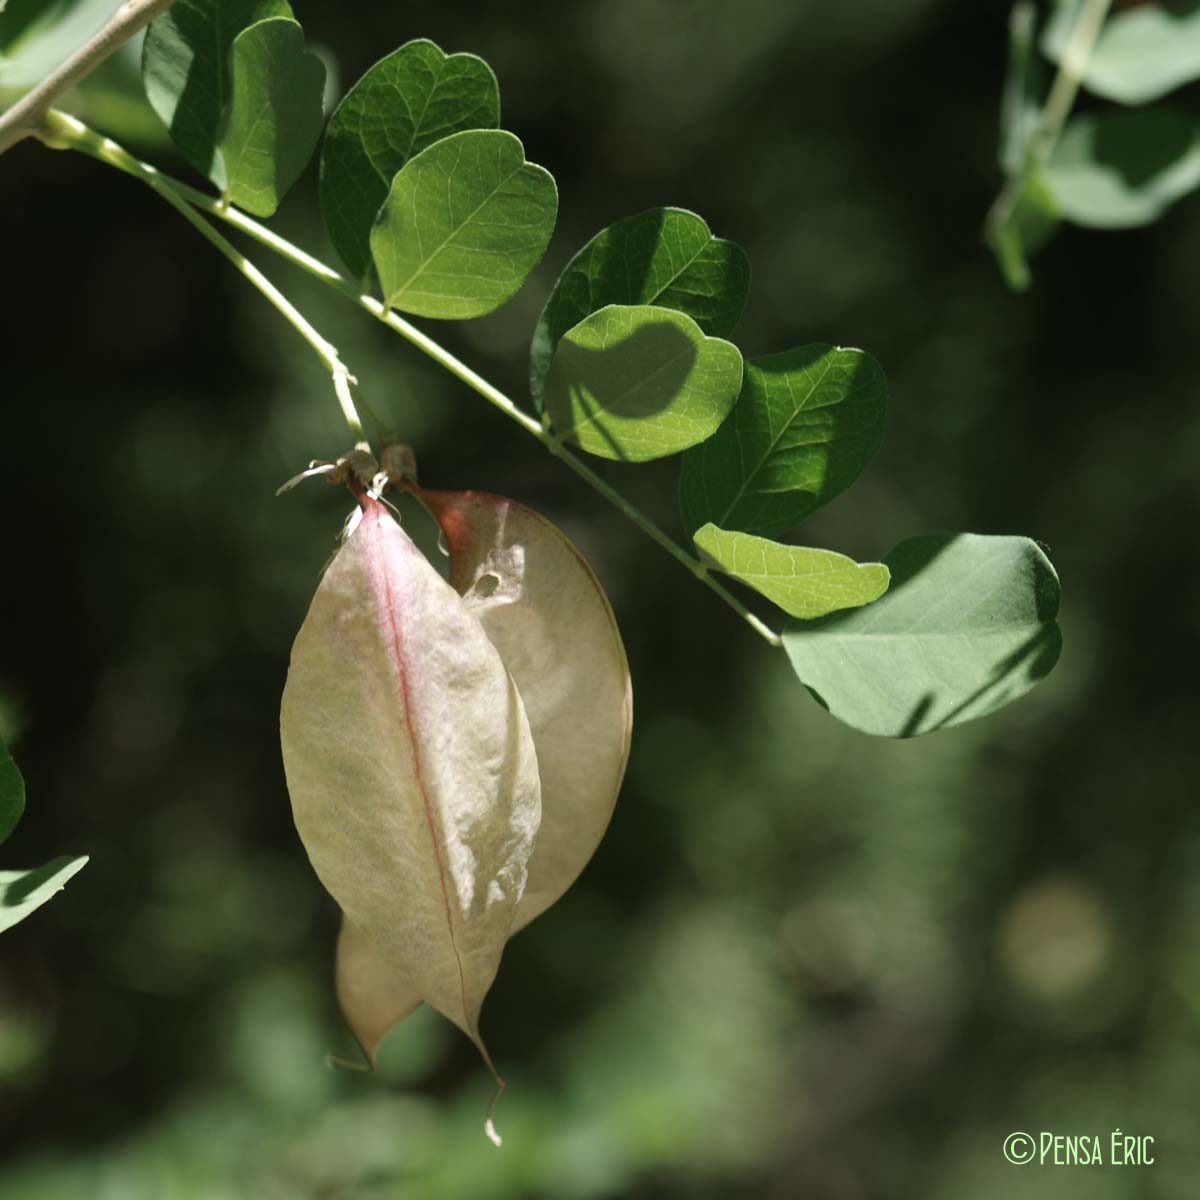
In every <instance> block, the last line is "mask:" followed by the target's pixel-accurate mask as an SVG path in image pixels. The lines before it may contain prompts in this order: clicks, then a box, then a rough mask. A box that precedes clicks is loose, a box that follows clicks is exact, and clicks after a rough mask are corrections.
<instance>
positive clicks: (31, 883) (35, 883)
mask: <svg viewBox="0 0 1200 1200" xmlns="http://www.w3.org/2000/svg"><path fill="white" fill-rule="evenodd" d="M70 861H71V857H70V855H62V856H60V857H59V858H52V859H51V860H50V861H49V862H48V863H45V864H43V865H42V866H40V867H35V868H34V869H33V870H31V871H26V872H25V874H23V875H22V876H21V877H20V878H19V879H14V880H13V881H12V882H11V883H9V884H8V885H7V886H6V887H2V888H0V908H12V907H14V906H15V905H18V904H21V903H23V902H24V901H25V900H27V899H28V898H29V896H30V894H31V893H32V892H35V891H37V889H38V888H40V887H41V886H42V885H43V884H44V883H46V882H47V881H48V880H49V879H51V878H52V877H53V876H55V875H57V874H58V872H59V871H61V870H62V869H63V867H65V866H66V865H67V863H69V862H70Z"/></svg>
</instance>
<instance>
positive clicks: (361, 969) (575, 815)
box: [338, 488, 633, 1064]
mask: <svg viewBox="0 0 1200 1200" xmlns="http://www.w3.org/2000/svg"><path fill="white" fill-rule="evenodd" d="M413 491H414V494H415V495H416V496H417V497H418V498H419V499H420V500H421V502H422V503H423V504H425V506H426V507H427V508H428V509H429V510H430V512H432V513H433V515H434V517H435V518H436V519H437V521H438V523H439V524H440V525H441V527H442V532H443V534H444V535H445V538H446V543H447V545H448V547H449V550H450V564H451V582H452V583H453V584H454V587H455V589H456V590H457V591H458V592H459V593H461V595H462V597H463V601H464V603H465V605H466V607H467V609H468V611H469V612H470V613H471V614H472V615H473V616H474V617H475V618H476V619H477V620H478V621H479V623H480V625H481V626H482V627H483V629H484V631H485V633H486V634H487V636H488V638H489V639H490V640H491V642H492V644H493V645H494V646H495V647H496V649H497V650H498V651H499V653H500V657H501V658H502V659H503V661H504V665H505V666H506V667H507V668H508V671H509V673H510V674H511V676H512V678H513V680H514V682H515V683H516V685H517V687H518V689H519V690H520V693H521V697H522V699H523V700H524V703H525V709H526V712H527V713H528V715H529V724H530V728H531V730H532V732H533V739H534V744H535V745H536V747H537V757H538V764H539V770H540V775H541V784H542V791H541V796H542V820H541V825H540V828H539V830H538V835H537V839H536V842H535V845H534V850H533V856H532V858H531V860H530V863H529V877H528V882H527V884H526V887H525V892H524V895H523V897H522V899H521V901H520V903H519V904H518V906H517V910H516V913H515V916H514V920H513V926H512V931H513V932H516V930H518V929H520V928H522V927H523V926H524V925H526V924H528V923H529V922H530V921H531V920H533V918H534V917H536V916H538V915H539V914H540V913H542V912H544V911H545V910H546V909H547V908H549V907H550V905H551V904H553V903H554V902H555V901H556V900H557V899H558V898H559V897H560V896H561V895H562V894H563V893H564V892H565V891H566V890H567V888H568V887H569V886H570V885H571V884H572V883H573V882H574V881H575V879H576V877H577V876H578V875H579V873H580V871H582V870H583V868H584V866H585V865H586V864H587V862H588V860H589V859H590V858H591V857H592V854H593V853H594V852H595V849H596V847H597V845H598V844H599V842H600V839H601V837H602V836H603V834H604V831H605V829H606V828H607V826H608V822H609V818H610V817H611V815H612V811H613V806H614V804H615V802H616V799H617V794H618V792H619V791H620V787H621V780H622V778H623V777H624V773H625V764H626V761H627V759H628V756H629V743H630V735H631V730H632V718H633V707H632V695H631V688H630V679H629V667H628V663H627V662H626V658H625V649H624V646H623V644H622V642H621V636H620V633H619V631H618V629H617V624H616V620H615V619H614V617H613V613H612V608H611V607H610V605H609V603H608V599H607V597H606V596H605V595H604V591H603V589H602V588H601V587H600V584H599V582H598V581H597V579H596V576H595V574H594V573H593V572H592V570H591V568H590V567H589V566H588V564H587V562H586V560H585V559H584V558H583V556H582V555H581V554H580V553H579V551H578V550H577V549H576V547H575V546H574V545H573V544H572V543H571V542H570V541H569V540H568V539H567V537H566V536H565V535H564V534H563V533H562V531H561V530H559V529H558V528H557V527H556V526H555V525H553V524H552V523H551V522H549V521H547V520H546V519H545V518H543V517H541V516H539V515H538V514H537V513H535V512H533V511H532V510H531V509H528V508H526V507H525V506H524V505H521V504H517V503H515V502H514V501H511V500H506V499H504V498H503V497H500V496H494V495H490V494H488V493H486V492H438V491H427V490H423V489H416V488H414V489H413ZM338 995H339V1000H340V1003H341V1006H342V1011H343V1013H344V1015H345V1017H346V1020H347V1023H348V1024H349V1026H350V1028H351V1030H352V1031H353V1032H354V1034H355V1037H356V1038H357V1040H358V1042H359V1044H360V1046H361V1047H362V1049H363V1051H364V1052H365V1054H366V1055H367V1058H368V1060H369V1061H371V1062H372V1064H373V1063H374V1055H375V1050H376V1048H377V1046H378V1043H379V1041H380V1040H381V1039H382V1037H383V1035H384V1033H386V1032H387V1030H388V1029H389V1028H390V1027H391V1026H392V1025H393V1024H394V1023H395V1022H396V1021H398V1020H400V1019H401V1018H403V1017H404V1016H407V1014H408V1013H409V1012H411V1011H412V1009H413V1008H414V1007H415V1006H416V1004H417V1003H418V1002H419V999H420V997H419V995H418V989H417V985H416V981H415V979H412V978H411V977H408V976H407V975H405V974H404V973H403V972H398V971H396V970H395V969H394V964H393V963H392V962H384V961H381V960H379V959H378V957H377V956H376V955H375V954H374V951H373V946H372V945H371V943H370V942H368V941H367V940H366V939H364V938H363V937H362V935H361V932H360V931H358V930H357V929H355V928H354V927H353V926H352V925H351V924H350V923H349V922H347V923H346V924H344V926H343V929H342V935H341V941H340V942H339V946H338Z"/></svg>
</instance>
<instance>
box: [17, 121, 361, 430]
mask: <svg viewBox="0 0 1200 1200" xmlns="http://www.w3.org/2000/svg"><path fill="white" fill-rule="evenodd" d="M37 136H38V137H40V138H41V140H42V141H43V142H44V143H45V144H46V145H47V146H50V147H52V148H53V149H60V150H61V149H69V150H80V151H82V152H83V153H85V154H88V155H90V156H91V157H92V158H95V159H98V160H99V161H101V162H106V163H108V164H109V165H110V166H114V167H117V168H118V169H119V170H122V171H124V172H125V173H126V174H128V175H132V176H133V177H134V178H135V179H140V180H141V181H142V182H143V183H145V184H146V185H147V186H148V187H150V188H152V189H153V190H154V191H155V192H157V193H158V195H160V196H161V197H162V198H163V199H164V200H165V201H166V202H167V203H168V204H170V205H171V207H172V208H174V209H175V210H176V211H177V212H178V213H179V214H180V215H181V216H182V217H183V218H184V220H186V221H187V222H188V223H189V224H190V225H192V226H193V228H195V229H196V230H197V231H198V232H199V233H200V234H201V235H202V236H203V237H205V238H206V239H207V240H208V241H209V242H210V243H211V244H212V245H213V246H215V247H216V248H217V249H218V250H219V251H220V252H221V253H222V254H223V255H224V256H225V257H226V258H227V259H228V260H229V261H230V262H231V263H233V265H234V266H235V267H237V269H238V270H239V271H240V272H241V273H242V274H243V275H244V276H245V277H246V278H247V279H248V280H249V281H250V282H251V283H252V284H253V285H254V286H255V287H256V288H257V289H258V290H259V291H260V292H261V293H262V294H263V295H264V296H265V297H266V298H267V299H268V300H269V301H270V302H271V303H272V304H273V305H274V306H275V307H276V308H277V309H278V310H279V312H280V313H281V314H282V315H283V316H284V317H285V318H286V319H287V321H288V322H289V323H290V324H291V325H292V327H293V328H294V329H295V330H296V332H297V333H299V334H300V336H301V337H302V338H304V340H305V341H306V342H307V343H308V344H309V345H310V346H311V347H312V349H313V350H314V352H315V353H316V355H317V357H318V358H319V359H320V360H321V362H322V363H323V364H324V366H325V368H326V369H327V370H328V371H329V374H330V377H331V379H332V380H333V390H334V393H335V394H336V396H337V399H338V404H339V405H340V406H341V409H342V415H343V416H344V417H345V418H346V424H347V425H348V426H349V427H350V432H351V433H352V434H353V435H354V438H355V440H356V442H357V443H359V444H360V446H363V447H365V446H366V435H365V433H364V432H363V426H362V420H361V418H360V417H359V415H358V409H357V407H356V405H355V402H354V394H353V389H354V387H355V383H356V381H355V379H354V376H353V375H352V374H351V373H350V369H349V368H348V367H347V366H346V364H345V363H344V362H342V360H341V358H340V356H339V355H338V351H337V347H336V346H334V345H333V344H332V343H331V342H329V341H326V339H325V338H323V337H322V336H321V335H320V334H319V333H318V332H317V331H316V329H314V328H313V326H312V325H311V324H310V323H309V322H308V320H307V318H305V316H304V314H303V313H301V312H300V310H299V309H298V308H296V306H295V305H294V304H293V303H292V302H291V301H290V300H289V299H288V298H287V297H286V296H285V295H284V294H283V293H282V292H281V291H280V290H279V289H278V288H277V287H276V286H275V285H274V284H273V283H272V282H271V281H270V280H269V279H268V278H267V277H266V275H264V274H263V273H262V271H260V270H259V269H258V267H256V266H255V265H254V263H252V262H251V261H250V260H249V259H248V258H246V256H245V255H244V254H242V252H241V251H240V250H238V248H237V247H236V246H234V245H233V243H232V242H230V241H229V240H228V239H227V238H225V237H224V236H223V235H222V234H221V233H219V232H218V231H217V230H216V229H214V228H213V226H212V225H210V224H209V222H208V221H206V220H205V219H204V218H203V217H202V216H200V214H199V213H198V212H197V211H196V209H195V207H194V206H193V205H192V204H191V203H189V201H188V200H187V199H186V198H185V197H184V196H183V195H182V194H181V192H180V188H181V186H182V185H179V184H175V183H174V182H173V181H171V180H169V179H167V177H166V176H164V175H163V174H162V173H161V172H159V171H158V170H156V169H155V168H154V167H152V166H150V165H149V164H148V163H144V162H141V161H139V160H138V159H136V158H134V157H133V155H132V154H130V153H129V152H128V151H127V150H125V149H124V148H123V147H122V146H119V145H118V144H117V143H116V142H114V141H112V140H111V139H109V138H106V137H104V136H102V135H101V134H98V133H96V132H95V131H94V130H92V129H89V128H88V127H87V126H86V125H84V124H83V122H82V121H79V120H76V118H74V117H72V116H69V115H68V114H66V113H63V112H59V111H58V110H57V109H54V110H51V111H50V112H49V113H47V114H46V117H45V121H44V123H43V127H42V129H41V130H39V132H38V135H37ZM210 203H211V206H212V207H211V208H209V209H208V210H207V211H209V212H211V213H212V214H213V215H214V216H220V215H221V213H222V211H225V212H232V211H234V210H232V209H229V208H227V207H226V208H224V209H223V208H222V202H221V201H219V200H212V201H211V202H210Z"/></svg>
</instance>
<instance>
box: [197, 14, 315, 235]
mask: <svg viewBox="0 0 1200 1200" xmlns="http://www.w3.org/2000/svg"><path fill="white" fill-rule="evenodd" d="M231 63H232V69H231V87H230V100H229V109H228V113H227V120H226V123H225V128H224V131H223V133H222V135H221V142H220V147H219V154H220V158H221V161H222V163H223V170H224V177H225V184H224V191H225V195H226V196H227V197H228V198H229V200H230V201H231V202H232V203H234V204H236V205H237V206H238V207H239V208H244V209H245V210H246V211H247V212H252V213H255V214H256V215H258V216H262V217H269V216H270V215H271V214H272V213H273V212H274V211H275V210H276V209H277V208H278V207H279V202H280V200H282V199H283V196H284V194H285V193H286V192H287V190H288V189H289V188H290V187H291V186H292V184H293V183H295V182H296V180H297V179H298V178H299V177H300V173H301V172H302V171H303V170H304V168H305V166H306V165H307V163H308V160H309V159H310V158H311V157H312V152H313V149H314V148H315V147H316V144H317V139H318V138H319V137H320V136H321V125H322V123H323V121H324V119H325V117H324V110H323V107H322V104H323V101H322V94H323V91H324V87H325V66H324V64H323V63H322V62H321V60H320V59H319V58H317V57H316V56H315V55H312V54H308V53H306V52H305V49H304V31H303V30H302V29H301V28H300V26H299V25H298V24H296V22H295V21H289V20H287V19H285V18H281V17H276V18H272V19H271V20H267V21H259V22H258V23H257V24H255V25H251V26H250V28H249V29H245V30H243V31H242V32H241V33H240V34H238V36H237V37H236V38H235V39H234V42H233V52H232V55H231Z"/></svg>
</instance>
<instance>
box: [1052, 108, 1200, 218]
mask: <svg viewBox="0 0 1200 1200" xmlns="http://www.w3.org/2000/svg"><path fill="white" fill-rule="evenodd" d="M1042 177H1043V179H1044V181H1045V184H1046V187H1047V188H1048V189H1049V191H1050V192H1051V194H1052V195H1053V197H1054V204H1055V207H1056V209H1057V210H1058V212H1059V213H1060V214H1061V216H1062V217H1064V218H1065V219H1066V220H1068V221H1073V222H1074V223H1075V224H1077V225H1087V226H1092V227H1094V228H1097V229H1123V228H1127V227H1130V226H1134V225H1146V224H1148V223H1149V222H1151V221H1155V220H1157V219H1158V218H1159V217H1160V216H1161V215H1162V214H1163V212H1165V211H1166V209H1167V208H1169V207H1170V205H1172V204H1173V203H1174V202H1175V201H1176V200H1178V199H1179V198H1180V197H1181V196H1184V195H1186V193H1188V192H1190V191H1191V190H1192V189H1193V188H1195V187H1196V186H1197V185H1200V138H1198V137H1197V133H1196V128H1195V125H1194V124H1193V123H1192V121H1191V120H1190V119H1189V118H1188V117H1185V116H1184V115H1182V114H1181V113H1177V112H1172V111H1171V110H1170V109H1165V108H1138V109H1113V110H1111V111H1108V112H1102V113H1099V114H1096V113H1086V114H1084V115H1083V116H1079V117H1075V118H1074V119H1073V120H1072V121H1071V123H1070V124H1069V125H1068V126H1067V128H1066V130H1065V131H1064V132H1063V136H1062V138H1061V139H1060V140H1059V143H1058V145H1057V146H1056V147H1055V150H1054V153H1053V154H1052V156H1051V158H1050V162H1049V163H1048V164H1047V166H1046V168H1045V171H1044V172H1043V176H1042Z"/></svg>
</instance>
